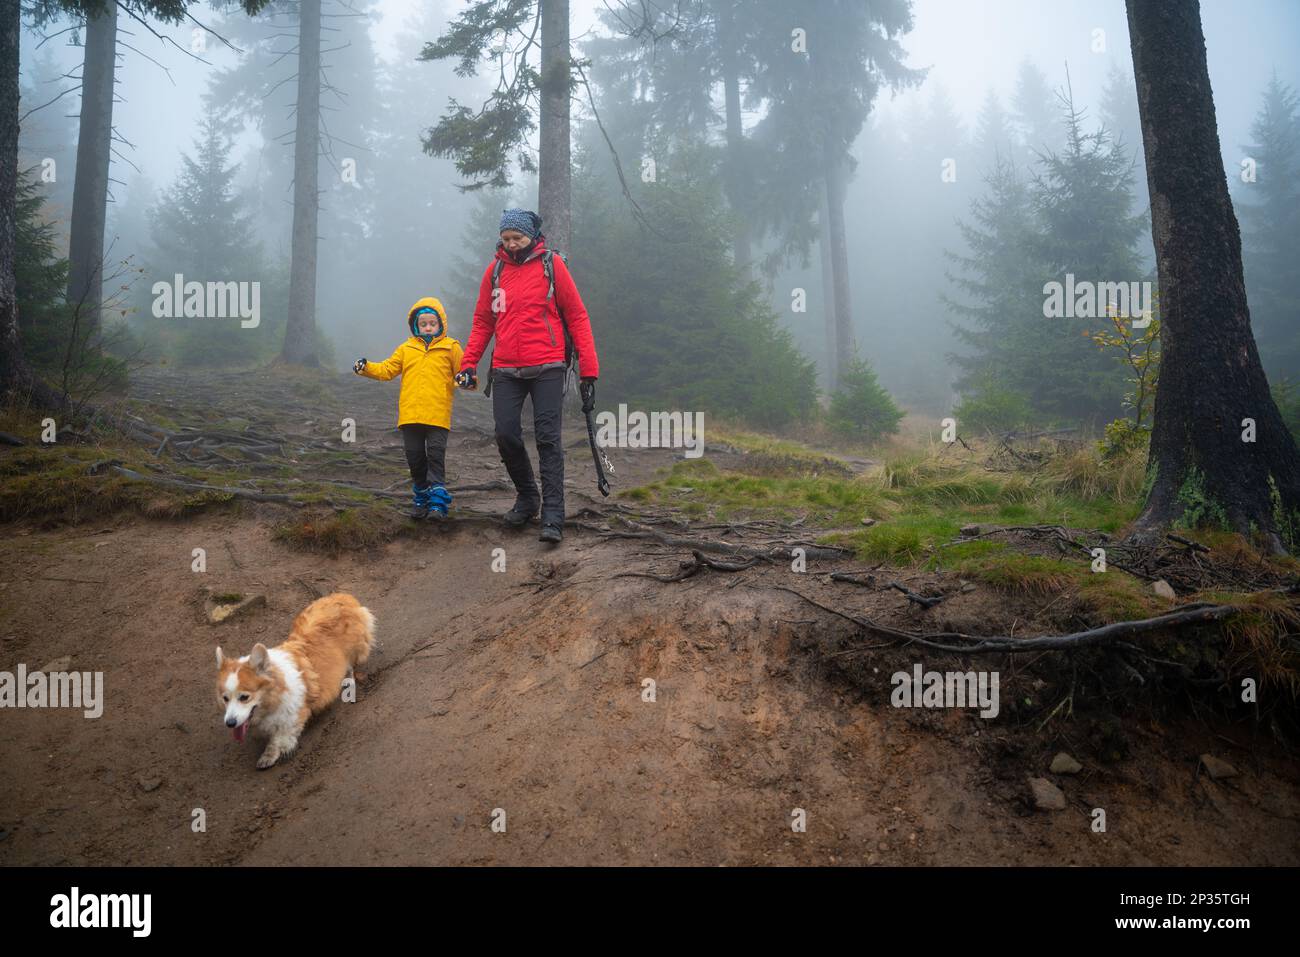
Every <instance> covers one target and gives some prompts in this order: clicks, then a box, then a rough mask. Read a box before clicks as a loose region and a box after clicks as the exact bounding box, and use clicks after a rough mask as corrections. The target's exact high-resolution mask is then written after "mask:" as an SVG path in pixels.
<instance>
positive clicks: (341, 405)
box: [0, 0, 1300, 865]
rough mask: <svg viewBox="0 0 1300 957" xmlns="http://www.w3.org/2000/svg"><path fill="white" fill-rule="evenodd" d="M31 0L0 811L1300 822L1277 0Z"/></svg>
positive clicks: (38, 817)
mask: <svg viewBox="0 0 1300 957" xmlns="http://www.w3.org/2000/svg"><path fill="white" fill-rule="evenodd" d="M3 6H4V11H5V12H4V20H5V22H4V24H3V28H2V30H0V66H2V68H3V77H0V113H2V114H3V115H2V118H0V145H3V149H4V156H3V159H2V161H0V176H2V177H3V179H0V523H3V526H2V527H3V530H4V535H3V536H0V567H2V569H3V570H2V571H0V652H2V653H0V668H2V669H6V670H7V672H13V671H14V670H15V668H17V666H18V664H19V663H20V662H22V663H24V667H25V668H26V671H27V672H28V673H34V672H36V671H37V670H38V669H41V670H43V671H51V670H56V671H57V670H59V669H64V670H66V669H69V668H71V669H73V670H74V671H82V672H85V673H87V674H89V673H91V672H102V673H103V675H104V681H105V688H106V691H105V698H104V700H103V702H102V704H103V716H102V718H97V719H96V720H85V719H84V718H83V717H82V715H81V714H80V713H73V712H68V711H53V710H51V711H50V712H48V713H45V712H40V711H24V712H10V713H7V714H5V715H4V716H3V717H2V718H0V720H3V721H4V722H5V723H6V728H7V731H6V733H5V734H4V735H3V736H0V738H3V742H4V743H3V744H2V745H0V758H2V759H3V761H4V763H5V765H6V766H7V767H11V768H15V769H18V772H19V773H16V774H15V775H14V777H13V779H12V781H11V782H10V784H9V785H7V786H6V787H5V789H4V790H3V793H2V794H0V838H4V839H3V840H2V841H0V860H6V861H9V862H13V863H35V864H59V863H62V864H90V865H100V864H222V863H246V864H281V863H301V864H328V863H352V864H375V863H383V864H421V863H441V864H458V863H504V864H651V863H675V864H718V863H740V864H746V863H748V864H764V863H814V862H815V863H827V862H828V859H829V862H831V863H838V862H844V863H852V864H876V863H884V864H1029V863H1035V864H1037V863H1056V864H1062V863H1066V864H1080V865H1090V864H1112V865H1113V864H1120V865H1140V864H1207V863H1212V864H1233V865H1236V864H1253V865H1260V864H1265V865H1273V864H1289V865H1294V864H1296V863H1297V862H1300V825H1298V824H1297V822H1298V821H1300V772H1298V771H1297V765H1296V764H1295V762H1294V757H1293V756H1294V748H1295V747H1296V746H1297V743H1300V721H1298V720H1297V718H1298V717H1300V709H1298V708H1297V701H1298V698H1300V450H1298V446H1297V442H1298V441H1300V269H1298V268H1297V266H1296V263H1297V253H1296V250H1297V249H1300V58H1298V57H1297V50H1300V42H1297V41H1300V8H1298V7H1297V6H1296V5H1295V4H1293V3H1290V2H1287V0H1245V2H1237V3H1234V2H1230V0H1200V2H1199V3H1198V2H1197V0H1087V2H1085V0H1061V2H1052V3H1042V2H1032V0H869V2H867V0H800V2H778V0H8V2H6V3H4V5H3ZM530 214H535V215H530ZM515 243H518V245H512V244H515ZM555 254H558V255H555ZM538 258H540V259H542V260H543V263H544V268H543V267H542V266H536V262H535V261H536V259H538ZM530 264H533V265H534V266H536V268H530ZM529 297H535V298H531V299H530V298H529ZM512 302H522V303H524V304H525V305H527V306H528V309H527V310H526V309H525V308H524V306H520V307H519V308H518V309H517V310H516V313H515V316H514V317H511V315H510V304H511V303H512ZM413 303H414V304H415V305H414V306H413V305H412V304H413ZM528 310H531V312H528ZM526 312H527V313H528V314H527V315H525V313H526ZM552 319H554V320H558V322H559V325H558V326H554V325H552ZM543 323H544V325H543ZM512 326H513V328H512ZM560 332H562V333H563V338H562V339H561V338H560V337H559V335H558V334H559V333H560ZM548 336H549V339H548ZM395 349H396V351H394V350H395ZM597 355H598V356H599V360H598V366H597V359H596V356H597ZM431 357H432V358H431ZM571 359H572V360H573V361H570V360H571ZM430 369H432V371H430ZM539 370H540V371H539ZM368 379H371V380H377V381H367V380H368ZM426 443H427V444H426ZM535 473H536V475H535ZM512 503H513V505H512ZM507 510H509V511H507ZM503 516H504V517H503ZM539 531H540V540H539V535H538V532H539ZM335 592H347V593H350V594H352V595H355V596H356V598H357V600H358V601H360V602H361V603H362V604H363V605H365V606H367V607H368V608H369V609H370V610H371V611H372V612H373V613H374V617H375V619H377V621H378V626H377V628H378V631H377V634H378V635H379V644H378V645H377V650H376V652H375V654H374V655H373V656H372V657H371V659H370V661H369V662H368V663H367V664H365V665H364V666H358V669H357V671H356V676H355V677H356V688H355V701H353V702H349V703H346V704H342V703H341V704H339V705H337V706H336V707H334V708H333V709H331V710H330V711H328V712H325V713H323V714H322V715H321V716H319V717H316V718H313V720H312V723H311V724H309V725H308V727H307V731H306V733H305V735H304V736H303V738H302V743H301V745H300V747H299V749H298V751H297V753H296V754H294V755H293V756H292V757H290V756H289V752H290V751H291V750H292V748H291V747H289V748H286V749H285V756H284V757H283V758H281V759H279V762H278V763H276V762H277V752H276V751H275V744H274V742H273V743H272V745H270V746H269V748H268V751H267V752H263V753H262V754H263V757H262V760H260V761H259V762H258V764H257V768H265V767H267V766H269V765H270V764H274V765H275V766H274V767H273V768H271V769H270V770H257V769H255V768H254V763H253V759H254V758H255V756H256V753H255V752H252V751H249V750H247V749H246V748H242V747H240V745H241V744H242V742H243V730H242V728H243V725H239V726H238V728H237V732H236V734H235V741H233V742H232V740H231V735H230V734H229V733H227V727H235V725H234V724H232V723H231V721H230V720H227V727H222V726H221V725H220V724H219V721H220V720H221V714H220V713H219V712H218V711H217V710H216V708H217V702H215V701H214V700H213V696H212V692H211V684H212V677H213V675H212V648H213V646H218V645H219V646H222V647H223V648H225V649H226V653H227V654H229V653H231V652H234V653H236V654H237V655H246V654H248V653H249V649H250V648H253V647H254V645H255V643H258V642H266V643H267V644H268V645H272V644H276V643H278V642H280V641H282V640H283V639H284V636H285V635H286V634H287V633H288V630H289V626H290V622H292V621H293V620H294V616H295V615H297V613H298V612H299V611H300V610H301V609H302V608H303V607H304V606H306V605H307V604H308V603H309V602H312V601H314V600H316V599H320V598H322V597H324V596H327V595H330V594H332V593H335ZM218 660H219V661H220V660H221V655H220V654H218ZM42 666H44V668H42ZM914 669H915V675H916V678H915V680H913V679H912V677H911V676H912V675H913V673H914ZM954 670H956V671H960V672H963V673H966V672H970V673H972V674H980V675H983V674H986V673H991V674H992V675H993V677H994V679H995V680H994V683H993V685H992V695H993V698H992V700H991V701H985V700H983V698H982V697H981V700H980V702H979V704H978V705H976V704H975V702H974V701H970V702H967V706H966V707H962V706H960V705H958V706H956V707H952V708H951V710H949V711H941V710H934V709H935V708H936V707H939V706H938V705H934V704H932V702H931V701H930V696H929V693H928V691H927V692H926V693H925V694H924V695H923V694H922V687H923V684H924V682H923V679H922V676H923V674H928V673H931V672H945V671H948V672H951V671H954ZM900 675H901V676H902V678H900V677H899V676H900ZM891 676H892V678H891ZM646 681H650V682H651V684H652V685H654V686H655V687H657V689H658V691H657V696H658V697H657V699H656V698H655V697H654V695H652V696H651V698H650V699H647V698H646V697H645V694H646V692H645V688H646V687H647V686H646V684H645V682H646ZM981 687H982V686H981ZM0 691H3V689H0ZM900 692H901V693H900ZM18 693H20V694H21V693H22V689H21V688H19V692H18ZM345 700H346V699H345ZM647 700H649V701H651V702H652V703H646V701H647ZM3 704H4V701H3V694H0V705H3ZM950 704H951V703H949V705H950ZM222 707H225V705H222ZM250 720H251V719H250ZM256 730H257V729H256V727H254V731H256ZM52 755H57V756H58V759H57V760H51V756H52ZM268 755H269V757H268ZM234 777H239V778H241V786H240V787H238V788H232V787H230V782H231V779H232V778H234ZM56 792H57V793H58V794H59V798H58V800H57V802H53V801H52V799H51V798H50V795H51V794H53V793H56ZM503 801H505V802H507V804H506V806H508V808H509V811H510V814H511V815H512V816H511V825H510V827H511V832H510V833H511V835H512V836H514V835H518V836H517V837H516V838H515V839H514V840H512V841H505V840H497V839H496V838H495V836H494V835H493V833H492V832H491V830H490V829H489V828H488V827H487V826H486V824H485V823H483V822H485V821H486V820H487V818H486V815H487V814H488V812H489V811H491V810H492V808H493V807H495V806H496V804H499V803H501V802H503ZM801 801H802V802H805V804H804V805H800V802H801ZM494 802H495V803H494ZM807 802H811V805H809V804H807ZM196 806H201V807H203V808H204V809H205V810H206V820H207V821H208V822H209V823H208V829H207V831H206V832H205V833H203V834H202V835H198V834H192V833H191V828H190V826H189V825H190V822H189V817H188V816H189V815H190V813H191V808H194V807H196ZM787 806H790V807H793V806H810V807H811V808H812V810H811V811H810V821H811V822H813V823H810V824H809V826H808V829H807V832H806V833H799V834H797V835H795V836H796V838H797V839H796V840H791V839H790V838H791V833H790V826H789V823H788V820H787V819H786V818H783V817H782V815H783V814H786V813H787V812H786V811H784V810H777V811H775V812H774V811H773V810H772V809H773V808H777V809H784V808H786V807H787ZM1095 808H1105V809H1106V813H1105V814H1103V815H1102V817H1103V820H1104V823H1103V825H1102V827H1101V832H1102V833H1099V832H1098V827H1097V820H1096V816H1095V814H1094V812H1093V809H1095ZM358 810H360V811H361V812H362V813H360V814H358ZM178 815H179V817H178ZM345 817H346V818H347V820H348V821H349V827H348V829H346V830H344V831H343V832H341V833H342V836H340V831H339V828H338V826H337V825H338V822H340V821H341V820H343V819H344V818H345ZM177 822H180V823H177ZM232 822H234V823H232ZM250 822H252V823H251V824H250ZM182 832H184V833H182ZM543 834H545V837H543V836H542V835H543ZM191 838H193V839H191Z"/></svg>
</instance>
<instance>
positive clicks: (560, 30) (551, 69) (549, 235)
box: [537, 0, 573, 254]
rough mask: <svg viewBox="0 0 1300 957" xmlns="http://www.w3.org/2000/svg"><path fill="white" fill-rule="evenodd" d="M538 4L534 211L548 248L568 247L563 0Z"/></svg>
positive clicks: (570, 208)
mask: <svg viewBox="0 0 1300 957" xmlns="http://www.w3.org/2000/svg"><path fill="white" fill-rule="evenodd" d="M540 2H541V5H542V69H541V99H542V103H541V118H540V127H541V128H540V130H539V131H538V141H539V152H540V156H539V158H538V170H537V213H538V215H539V216H541V217H542V231H543V232H544V233H546V243H547V246H549V247H550V248H551V249H556V250H559V251H560V252H563V253H566V254H567V253H568V252H569V250H570V249H571V248H572V246H571V242H572V232H571V227H572V219H573V201H572V192H571V189H572V181H573V167H572V165H571V163H570V153H569V96H570V85H571V82H570V68H569V0H540Z"/></svg>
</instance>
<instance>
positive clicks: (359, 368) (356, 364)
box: [352, 359, 366, 375]
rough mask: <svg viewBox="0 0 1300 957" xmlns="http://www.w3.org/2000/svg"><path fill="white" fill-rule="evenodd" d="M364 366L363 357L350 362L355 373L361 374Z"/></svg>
mask: <svg viewBox="0 0 1300 957" xmlns="http://www.w3.org/2000/svg"><path fill="white" fill-rule="evenodd" d="M365 367H366V360H365V359H358V360H357V361H356V362H354V363H352V371H353V372H355V373H356V374H357V375H361V372H362V370H364V369H365Z"/></svg>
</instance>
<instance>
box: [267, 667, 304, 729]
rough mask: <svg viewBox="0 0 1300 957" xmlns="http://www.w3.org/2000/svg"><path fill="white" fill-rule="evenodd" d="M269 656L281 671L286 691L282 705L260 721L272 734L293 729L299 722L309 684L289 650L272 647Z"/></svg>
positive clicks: (282, 698)
mask: <svg viewBox="0 0 1300 957" xmlns="http://www.w3.org/2000/svg"><path fill="white" fill-rule="evenodd" d="M267 657H268V658H269V659H270V661H271V664H272V665H273V666H274V667H275V669H276V670H277V671H278V672H280V680H281V681H283V682H284V693H283V694H282V695H281V696H280V707H278V708H277V709H276V710H275V711H272V712H270V713H269V714H267V715H266V717H264V718H263V719H262V721H261V722H260V723H261V725H262V727H263V728H264V729H265V730H266V731H267V732H268V733H270V734H273V735H274V734H277V733H285V732H289V731H291V730H293V728H294V727H295V725H296V724H297V723H298V713H299V712H300V711H301V710H302V706H303V703H304V702H305V701H306V700H307V685H306V684H305V683H304V682H303V680H302V672H300V671H299V670H298V664H297V662H295V661H294V660H293V656H292V655H290V654H289V653H288V652H287V651H283V650H281V649H279V648H272V649H270V650H269V651H268V652H267Z"/></svg>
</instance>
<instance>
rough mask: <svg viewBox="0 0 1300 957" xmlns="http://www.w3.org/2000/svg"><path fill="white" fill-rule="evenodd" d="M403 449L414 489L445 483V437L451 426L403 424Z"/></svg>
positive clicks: (448, 433)
mask: <svg viewBox="0 0 1300 957" xmlns="http://www.w3.org/2000/svg"><path fill="white" fill-rule="evenodd" d="M401 429H402V449H403V451H405V452H406V464H407V465H408V466H410V468H411V481H412V482H414V483H415V485H416V487H417V488H428V487H429V486H430V485H446V484H447V472H446V470H447V436H448V435H450V434H451V430H450V429H444V428H443V427H442V426H440V425H417V424H414V423H410V424H407V425H403V426H402V427H401Z"/></svg>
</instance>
